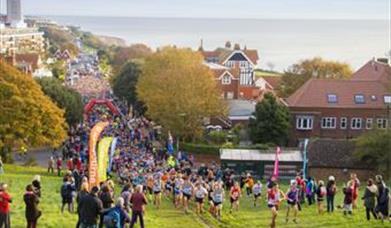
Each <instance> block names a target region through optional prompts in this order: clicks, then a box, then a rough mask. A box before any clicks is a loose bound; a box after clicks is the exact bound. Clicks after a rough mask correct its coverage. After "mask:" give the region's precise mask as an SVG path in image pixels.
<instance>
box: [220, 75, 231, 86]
mask: <svg viewBox="0 0 391 228" xmlns="http://www.w3.org/2000/svg"><path fill="white" fill-rule="evenodd" d="M221 84H223V85H229V84H231V77H230V76H229V75H228V74H226V75H224V76H223V79H222V80H221Z"/></svg>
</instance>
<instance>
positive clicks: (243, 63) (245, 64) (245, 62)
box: [239, 61, 248, 68]
mask: <svg viewBox="0 0 391 228" xmlns="http://www.w3.org/2000/svg"><path fill="white" fill-rule="evenodd" d="M239 67H243V68H247V67H248V62H247V61H240V62H239Z"/></svg>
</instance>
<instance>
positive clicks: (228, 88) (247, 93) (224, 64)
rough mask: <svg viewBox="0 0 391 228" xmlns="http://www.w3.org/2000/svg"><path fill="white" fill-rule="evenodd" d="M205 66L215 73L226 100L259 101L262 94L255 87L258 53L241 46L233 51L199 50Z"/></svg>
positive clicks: (220, 49) (201, 48) (224, 49)
mask: <svg viewBox="0 0 391 228" xmlns="http://www.w3.org/2000/svg"><path fill="white" fill-rule="evenodd" d="M199 51H200V53H201V54H202V56H203V57H204V60H205V64H206V65H207V66H208V67H209V68H210V69H211V70H212V71H213V72H214V74H215V78H216V81H217V82H218V83H217V84H218V85H219V87H220V88H221V90H222V97H224V98H225V99H246V100H256V99H258V97H259V95H260V92H259V89H258V88H257V87H256V86H255V72H254V69H255V67H256V65H257V64H258V60H259V57H258V52H257V51H256V50H251V49H247V48H244V49H240V47H239V45H235V48H233V49H231V48H230V47H228V46H226V47H225V48H217V49H216V50H214V51H204V50H203V47H202V46H201V47H200V48H199Z"/></svg>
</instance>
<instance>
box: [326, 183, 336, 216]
mask: <svg viewBox="0 0 391 228" xmlns="http://www.w3.org/2000/svg"><path fill="white" fill-rule="evenodd" d="M326 190H327V197H326V200H327V212H334V197H335V194H336V193H337V185H336V184H335V178H334V177H333V176H329V181H328V182H327V185H326Z"/></svg>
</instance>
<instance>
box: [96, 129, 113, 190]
mask: <svg viewBox="0 0 391 228" xmlns="http://www.w3.org/2000/svg"><path fill="white" fill-rule="evenodd" d="M111 141H113V138H112V137H105V138H103V139H101V140H100V141H99V144H98V180H99V181H98V183H100V182H102V181H105V180H106V179H107V166H108V165H109V149H110V144H111Z"/></svg>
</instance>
